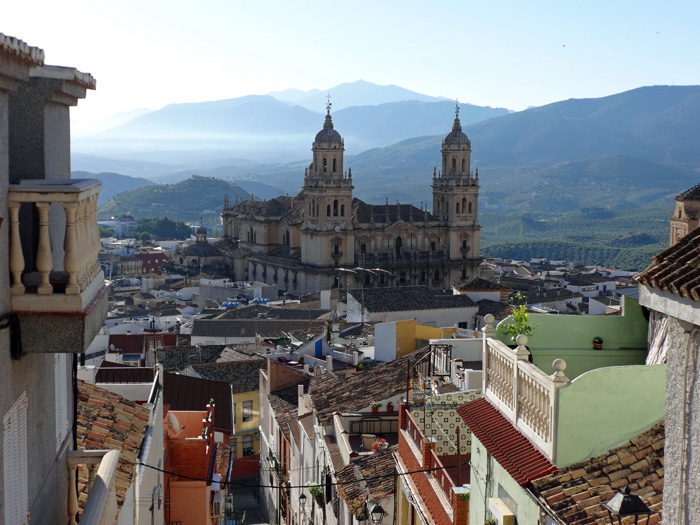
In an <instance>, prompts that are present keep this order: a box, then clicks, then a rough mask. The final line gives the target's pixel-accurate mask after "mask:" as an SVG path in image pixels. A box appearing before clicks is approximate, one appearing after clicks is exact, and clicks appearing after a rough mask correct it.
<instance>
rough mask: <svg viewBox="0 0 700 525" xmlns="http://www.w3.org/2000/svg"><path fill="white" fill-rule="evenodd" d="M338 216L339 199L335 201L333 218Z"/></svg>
mask: <svg viewBox="0 0 700 525" xmlns="http://www.w3.org/2000/svg"><path fill="white" fill-rule="evenodd" d="M337 216H338V199H335V200H334V201H333V217H337Z"/></svg>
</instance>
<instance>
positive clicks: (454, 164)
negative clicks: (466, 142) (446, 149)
mask: <svg viewBox="0 0 700 525" xmlns="http://www.w3.org/2000/svg"><path fill="white" fill-rule="evenodd" d="M452 171H453V172H455V171H457V159H452Z"/></svg>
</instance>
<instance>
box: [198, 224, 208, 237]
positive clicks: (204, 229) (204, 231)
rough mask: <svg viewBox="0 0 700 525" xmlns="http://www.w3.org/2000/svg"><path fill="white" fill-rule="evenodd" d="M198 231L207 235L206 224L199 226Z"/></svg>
mask: <svg viewBox="0 0 700 525" xmlns="http://www.w3.org/2000/svg"><path fill="white" fill-rule="evenodd" d="M196 233H197V234H199V235H206V233H207V229H206V228H205V227H204V226H200V227H199V228H197V232H196Z"/></svg>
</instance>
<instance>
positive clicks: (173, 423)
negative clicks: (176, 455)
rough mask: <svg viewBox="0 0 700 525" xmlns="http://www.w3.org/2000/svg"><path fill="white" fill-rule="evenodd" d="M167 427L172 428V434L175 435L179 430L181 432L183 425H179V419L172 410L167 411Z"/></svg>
mask: <svg viewBox="0 0 700 525" xmlns="http://www.w3.org/2000/svg"><path fill="white" fill-rule="evenodd" d="M168 428H169V429H170V430H172V432H173V435H174V436H177V435H178V434H179V433H180V432H182V428H183V427H181V426H180V421H179V420H178V419H177V416H176V415H175V414H173V413H172V412H168Z"/></svg>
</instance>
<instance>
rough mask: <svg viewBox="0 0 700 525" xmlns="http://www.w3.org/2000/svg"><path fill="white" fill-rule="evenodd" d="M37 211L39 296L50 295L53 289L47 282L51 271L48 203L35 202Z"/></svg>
mask: <svg viewBox="0 0 700 525" xmlns="http://www.w3.org/2000/svg"><path fill="white" fill-rule="evenodd" d="M36 208H37V210H38V211H39V246H38V249H37V253H36V269H37V270H38V272H39V274H40V275H41V283H39V286H38V288H37V293H38V294H39V295H51V294H52V293H53V287H52V286H51V283H50V282H49V276H50V274H51V270H53V258H52V257H51V238H50V235H51V234H50V232H49V209H50V208H51V203H50V202H37V203H36Z"/></svg>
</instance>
